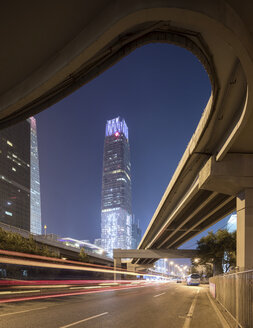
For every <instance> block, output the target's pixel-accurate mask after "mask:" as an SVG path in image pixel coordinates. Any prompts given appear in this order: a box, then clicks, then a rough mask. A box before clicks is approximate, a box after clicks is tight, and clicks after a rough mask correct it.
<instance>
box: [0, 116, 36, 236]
mask: <svg viewBox="0 0 253 328" xmlns="http://www.w3.org/2000/svg"><path fill="white" fill-rule="evenodd" d="M0 222H2V223H6V224H9V225H12V226H15V227H18V228H21V229H24V230H27V231H30V122H28V121H23V122H20V123H18V124H16V125H13V126H10V127H8V128H6V129H4V130H1V131H0Z"/></svg>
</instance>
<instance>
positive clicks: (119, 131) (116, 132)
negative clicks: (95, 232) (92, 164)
mask: <svg viewBox="0 0 253 328" xmlns="http://www.w3.org/2000/svg"><path fill="white" fill-rule="evenodd" d="M101 239H102V247H103V248H104V249H105V250H106V251H107V252H108V254H109V255H110V256H112V251H113V249H114V248H122V249H129V248H131V246H132V202H131V164H130V148H129V140H128V127H127V125H126V122H125V120H124V119H122V118H120V117H117V118H114V119H112V120H109V121H107V124H106V131H105V141H104V158H103V178H102V204H101Z"/></svg>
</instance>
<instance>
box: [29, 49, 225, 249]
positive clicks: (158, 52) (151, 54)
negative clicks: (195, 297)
mask: <svg viewBox="0 0 253 328" xmlns="http://www.w3.org/2000/svg"><path fill="white" fill-rule="evenodd" d="M210 94H211V87H210V82H209V79H208V76H207V74H206V72H205V70H204V68H203V67H202V65H201V64H200V62H199V61H198V59H197V58H196V57H195V56H194V55H192V54H191V53H190V52H189V51H187V50H185V49H182V48H179V47H176V46H172V45H165V44H150V45H147V46H144V47H141V48H139V49H137V50H135V51H134V52H133V53H132V54H130V55H129V56H127V57H125V58H124V59H123V60H121V61H120V62H119V63H117V64H116V65H114V66H113V67H112V68H110V69H109V70H107V71H106V72H105V73H103V74H102V75H101V76H99V77H98V78H96V79H95V80H93V81H91V82H90V83H88V84H87V85H85V86H83V87H82V88H81V89H79V90H78V91H77V92H75V93H74V94H72V95H70V96H69V97H67V98H65V99H64V100H62V101H61V102H59V103H57V104H56V105H54V106H52V107H50V108H49V109H47V110H46V111H43V112H42V113H41V114H39V115H37V116H36V118H37V127H38V144H39V156H40V178H41V201H42V221H43V225H44V224H47V227H48V233H56V234H58V235H60V236H62V237H72V238H76V239H89V240H90V241H91V242H93V240H94V238H100V203H101V183H102V164H103V163H102V162H103V142H104V134H105V124H106V121H107V120H108V119H112V118H114V117H117V116H122V117H124V118H125V120H126V123H127V125H128V128H129V141H130V151H131V164H132V199H133V201H132V203H133V212H134V214H135V216H136V218H137V219H139V221H140V226H141V229H142V233H144V231H145V230H146V228H147V226H148V224H149V222H150V220H151V218H152V216H153V213H154V211H155V209H156V207H157V205H158V203H159V201H160V199H161V197H162V195H163V193H164V191H165V189H166V187H167V185H168V183H169V181H170V179H171V177H172V175H173V173H174V171H175V169H176V167H177V164H178V162H179V160H180V159H181V156H182V154H183V152H184V150H185V148H186V146H187V144H188V142H189V140H190V138H191V136H192V134H193V132H194V130H195V128H196V127H197V124H198V122H199V120H200V117H201V114H202V112H203V110H204V108H205V105H206V103H207V101H208V99H209V97H210ZM225 223H226V221H224V220H222V221H220V222H219V223H218V224H216V226H215V227H214V228H213V230H215V231H216V230H217V229H218V228H219V227H224V225H225ZM198 238H199V237H198ZM198 238H197V239H198ZM185 247H190V248H193V247H194V241H193V240H192V241H189V242H188V243H187V245H185Z"/></svg>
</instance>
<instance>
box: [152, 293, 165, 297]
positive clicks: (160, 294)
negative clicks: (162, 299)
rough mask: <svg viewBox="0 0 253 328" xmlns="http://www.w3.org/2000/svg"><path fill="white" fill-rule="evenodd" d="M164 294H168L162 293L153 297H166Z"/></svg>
mask: <svg viewBox="0 0 253 328" xmlns="http://www.w3.org/2000/svg"><path fill="white" fill-rule="evenodd" d="M164 294H166V293H161V294H158V295H155V296H153V297H158V296H161V295H164Z"/></svg>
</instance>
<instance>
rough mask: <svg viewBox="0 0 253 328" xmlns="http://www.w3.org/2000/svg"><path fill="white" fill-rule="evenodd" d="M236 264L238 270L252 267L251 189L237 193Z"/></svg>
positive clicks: (252, 226) (252, 208) (252, 218)
mask: <svg viewBox="0 0 253 328" xmlns="http://www.w3.org/2000/svg"><path fill="white" fill-rule="evenodd" d="M236 210H237V247H236V248H237V251H236V265H237V266H238V267H239V268H240V270H244V269H252V268H253V189H245V190H243V191H242V192H240V193H239V194H238V195H237V200H236Z"/></svg>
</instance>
